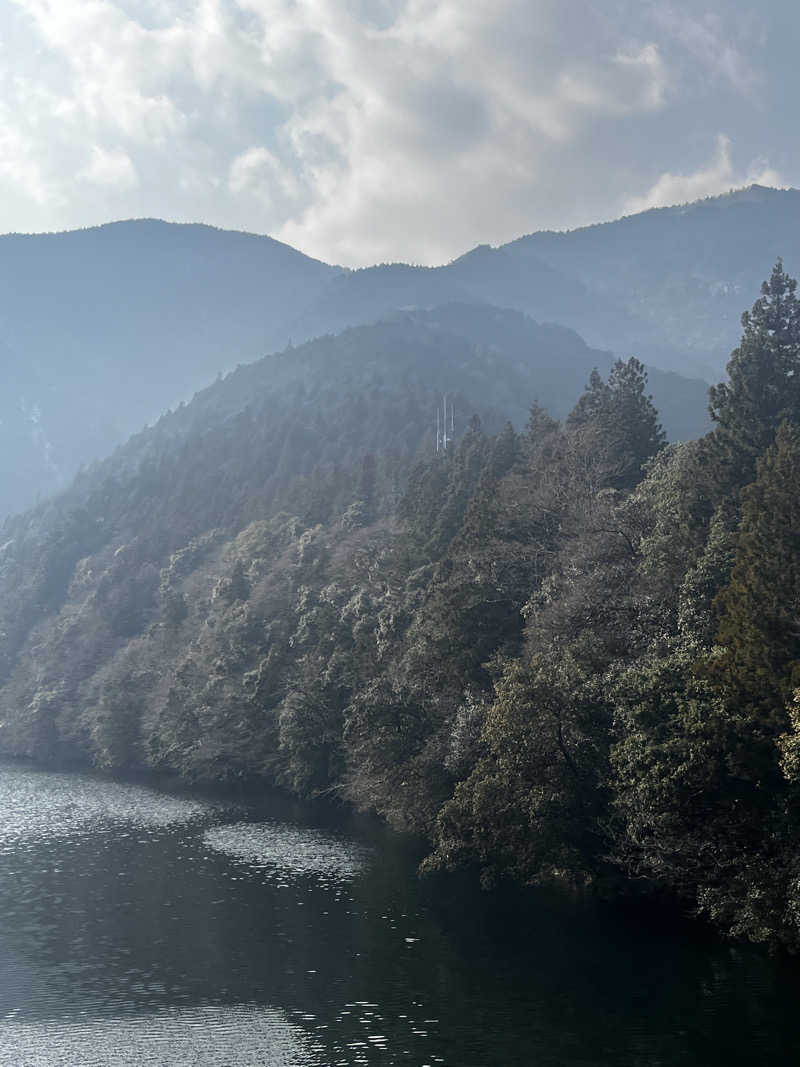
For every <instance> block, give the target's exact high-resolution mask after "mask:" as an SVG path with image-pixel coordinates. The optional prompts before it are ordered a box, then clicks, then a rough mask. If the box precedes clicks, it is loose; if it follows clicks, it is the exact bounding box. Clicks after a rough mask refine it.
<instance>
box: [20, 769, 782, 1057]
mask: <svg viewBox="0 0 800 1067" xmlns="http://www.w3.org/2000/svg"><path fill="white" fill-rule="evenodd" d="M418 858H419V849H418V847H417V846H416V845H415V844H414V843H413V842H409V841H408V840H406V839H403V838H400V837H398V836H397V835H394V834H392V833H390V832H389V831H387V830H385V829H384V828H382V827H380V826H379V825H377V824H376V823H375V822H374V821H372V820H369V819H363V818H357V817H353V816H348V815H347V814H345V813H343V812H341V811H339V810H336V809H330V808H323V807H320V806H308V805H303V804H299V803H297V802H295V801H292V800H289V799H287V798H285V797H281V796H269V797H266V798H259V799H258V800H256V799H255V798H254V797H252V796H247V797H239V798H238V799H237V802H236V803H235V804H233V803H231V801H230V798H229V797H224V796H220V795H218V794H217V795H214V796H210V797H209V796H199V795H198V794H189V793H187V792H186V791H181V792H180V793H171V794H166V793H163V792H158V791H154V790H152V789H148V788H145V787H143V786H141V785H137V784H131V783H128V784H119V783H114V782H109V781H103V780H99V779H96V778H92V777H88V776H83V775H54V774H48V773H42V772H37V771H34V770H31V769H22V768H10V767H6V768H0V1064H3V1065H4V1064H6V1063H8V1064H11V1063H14V1064H15V1065H22V1064H25V1063H26V1060H25V1058H24V1057H25V1056H31V1057H34V1058H31V1059H29V1062H30V1063H31V1064H35V1065H36V1067H39V1065H41V1067H49V1064H50V1063H56V1062H57V1063H59V1064H66V1065H69V1064H72V1063H74V1064H76V1065H77V1064H81V1065H83V1064H90V1063H97V1064H101V1063H102V1064H115V1063H137V1064H138V1063H154V1064H155V1063H164V1064H173V1063H174V1064H176V1065H178V1067H180V1065H181V1064H183V1063H184V1062H185V1063H197V1064H206V1063H207V1064H223V1063H225V1064H233V1065H238V1064H240V1063H242V1064H245V1063H247V1064H252V1063H256V1064H259V1063H263V1064H267V1065H271V1064H273V1063H274V1064H286V1065H292V1064H293V1065H297V1067H300V1065H311V1064H341V1065H349V1064H359V1063H364V1064H394V1063H411V1064H425V1063H428V1064H434V1063H445V1064H449V1065H451V1067H490V1065H495V1064H496V1065H498V1067H501V1065H503V1067H506V1065H507V1067H522V1065H525V1067H528V1065H543V1067H555V1065H559V1067H595V1065H597V1067H599V1065H601V1064H602V1065H603V1067H610V1065H611V1067H613V1065H619V1067H623V1065H624V1067H639V1065H642V1067H644V1065H647V1067H651V1065H653V1067H654V1065H667V1064H669V1065H673V1064H680V1065H683V1064H686V1065H698V1067H699V1065H708V1064H717V1063H719V1064H738V1063H741V1064H745V1063H747V1064H763V1065H771V1064H787V1063H792V1062H800V1023H799V1022H798V1020H797V1019H796V1017H795V1014H794V1011H793V1009H794V1004H795V1003H796V1001H797V997H798V993H800V976H798V971H797V968H796V967H794V966H793V965H792V963H791V961H789V962H787V961H780V960H773V959H770V958H768V957H766V956H764V955H762V954H760V953H759V952H757V951H754V950H750V949H739V948H733V947H731V946H729V945H727V944H724V943H721V942H720V941H718V940H715V939H713V938H711V937H710V936H709V935H708V934H707V933H706V932H704V931H702V930H697V929H696V928H694V927H691V926H689V925H688V924H685V923H681V922H679V921H677V920H675V919H672V918H670V919H669V920H667V919H664V918H663V917H657V916H656V915H655V914H654V913H653V912H652V911H651V912H646V911H643V910H642V909H634V908H632V907H627V906H626V907H620V906H618V907H610V906H604V905H599V904H596V903H593V902H592V901H580V900H573V899H568V898H565V897H560V896H558V895H555V894H549V893H545V892H540V891H536V892H533V891H528V892H520V891H513V890H510V889H502V890H497V891H494V892H492V893H484V892H481V891H480V890H479V889H478V888H477V887H476V886H475V884H474V882H472V881H471V880H469V879H466V878H455V877H444V876H436V877H432V878H426V879H423V880H420V879H418V878H417V877H416V874H415V868H416V862H417V860H418ZM114 1034H117V1035H119V1036H118V1037H117V1038H115V1037H114V1036H113V1035H114ZM87 1035H90V1036H91V1040H89V1038H88V1037H87ZM87 1042H88V1044H87ZM104 1042H105V1043H106V1044H105V1045H104V1044H103V1043H104ZM215 1043H216V1044H215ZM44 1049H50V1050H51V1051H52V1050H55V1052H54V1053H53V1055H55V1056H56V1058H51V1059H48V1058H47V1055H50V1053H49V1052H46V1051H43V1050H44ZM167 1049H168V1050H169V1051H165V1050H167ZM20 1050H22V1051H20ZM20 1056H22V1057H23V1058H22V1059H20ZM87 1056H89V1057H90V1058H88V1059H87ZM91 1056H95V1057H96V1058H95V1059H94V1060H92V1059H91ZM14 1057H16V1058H14ZM103 1057H104V1058H103ZM114 1057H116V1058H114ZM148 1057H149V1058H148ZM159 1057H160V1058H159Z"/></svg>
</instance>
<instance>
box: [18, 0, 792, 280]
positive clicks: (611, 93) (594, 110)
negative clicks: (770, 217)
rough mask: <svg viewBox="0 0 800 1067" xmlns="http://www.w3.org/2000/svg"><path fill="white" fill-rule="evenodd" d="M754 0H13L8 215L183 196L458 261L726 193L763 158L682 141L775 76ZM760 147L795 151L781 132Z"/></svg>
mask: <svg viewBox="0 0 800 1067" xmlns="http://www.w3.org/2000/svg"><path fill="white" fill-rule="evenodd" d="M731 5H732V6H733V7H735V8H736V11H737V12H738V14H736V12H731V13H730V17H724V16H725V12H726V10H729V9H730V7H731ZM748 12H749V8H748V7H747V6H746V5H744V3H743V0H741V3H740V0H730V3H729V4H728V6H727V8H726V6H724V5H723V2H722V0H707V2H706V3H705V4H704V5H702V7H698V5H697V4H696V3H692V4H689V3H688V0H683V2H678V0H675V2H673V3H668V2H667V0H659V2H658V3H656V2H655V0H608V3H605V4H603V5H598V4H597V3H594V2H592V0H469V2H468V3H465V2H464V0H11V3H10V4H7V5H5V6H4V7H3V6H0V42H3V43H4V45H5V47H3V43H0V193H1V194H3V195H2V196H0V229H4V228H19V227H20V222H21V221H22V223H23V224H24V226H25V227H26V228H31V229H37V228H38V229H46V228H54V227H60V226H69V225H81V224H86V223H88V222H92V221H102V219H103V218H104V217H113V216H117V217H120V216H122V217H130V216H132V215H136V214H142V215H160V216H164V217H169V218H182V219H203V220H207V221H210V222H214V223H216V224H218V225H228V226H236V227H241V228H246V229H253V230H261V231H264V230H267V231H269V232H272V233H273V234H274V235H275V236H279V237H281V238H283V239H284V240H288V241H290V242H291V243H294V244H297V245H298V246H300V247H301V248H303V249H304V250H307V251H309V252H312V253H313V254H315V255H319V256H321V257H324V258H327V259H329V260H333V261H336V262H345V263H350V264H359V263H366V262H372V261H375V260H385V259H389V258H401V257H404V258H413V259H416V260H422V261H428V262H434V261H442V260H444V259H447V258H449V257H451V256H453V255H455V254H457V253H459V252H461V251H463V250H465V249H466V248H468V247H469V246H471V245H473V244H475V243H478V242H479V241H492V242H499V241H501V240H504V239H508V238H511V237H514V236H516V235H517V234H519V233H520V232H525V231H527V230H531V229H533V228H535V227H537V226H542V225H560V226H564V225H575V224H578V223H580V222H584V221H589V220H590V219H592V218H597V217H601V216H605V217H608V215H609V214H612V213H614V212H616V211H617V210H618V209H619V208H620V207H621V206H622V205H623V204H625V205H627V206H629V205H630V204H632V203H634V202H636V203H641V204H650V203H651V202H661V201H662V200H663V199H664V198H665V197H670V196H674V197H677V198H685V197H687V196H690V195H693V194H692V192H691V191H692V190H699V193H698V194H697V195H703V194H704V193H705V192H706V191H707V190H713V191H716V190H717V189H718V188H720V187H727V185H728V184H733V183H735V182H736V181H737V179H738V178H740V177H741V175H740V173H739V171H737V170H736V168H734V166H733V164H732V162H731V149H730V146H729V145H728V144H727V142H723V141H720V142H719V144H718V147H717V152H716V154H715V155H714V157H713V158H712V159H711V161H710V162H709V163H707V164H704V165H703V166H702V167H701V168H700V169H699V170H698V171H697V172H696V173H694V174H684V173H683V168H682V167H680V166H679V165H677V164H675V163H674V162H672V160H674V159H679V160H680V159H681V157H682V155H683V151H684V145H685V144H686V143H687V141H686V131H685V130H683V129H681V130H678V132H677V133H676V130H677V126H676V125H675V123H674V122H673V125H672V127H671V130H670V127H669V123H670V116H672V115H674V114H677V109H680V108H681V107H682V106H685V105H687V101H690V102H691V106H692V108H693V109H694V113H693V114H692V115H689V113H688V112H687V111H686V110H684V112H683V114H684V116H686V120H687V121H690V122H696V123H697V131H698V132H697V134H696V138H695V143H697V137H699V136H706V137H707V136H708V129H709V128H710V129H711V130H715V129H720V128H729V129H730V127H728V126H727V124H723V123H722V122H719V121H717V120H716V118H715V119H713V120H710V119H704V118H703V115H704V114H705V112H704V111H703V108H705V107H709V108H710V107H711V106H712V104H713V101H714V100H716V101H717V102H720V101H724V100H728V99H730V98H732V97H735V98H736V99H737V100H738V102H739V109H740V111H742V100H743V98H744V99H746V98H747V97H748V93H750V94H751V95H752V94H753V93H755V87H759V91H760V89H761V88H763V84H764V79H763V77H762V75H761V73H760V68H759V66H758V63H759V62H760V61H759V58H758V57H759V55H760V51H759V50H760V49H762V48H763V46H764V40H765V37H764V34H763V33H760V31H759V32H756V31H757V30H758V25H757V24H756V23H754V22H753V17H752V14H748ZM748 33H749V34H750V35H749V36H748ZM759 34H760V35H759ZM748 41H752V42H753V44H752V50H751V52H748V51H747V48H748ZM712 90H713V93H712ZM703 93H705V95H706V97H708V101H709V102H708V103H706V101H705V97H703V95H702V94H703ZM713 94H716V96H714V95H713ZM726 94H728V95H727V96H726ZM687 106H688V105H687ZM709 122H713V124H711V125H708V124H707V123H709ZM656 131H658V132H656ZM662 131H666V132H664V133H663V135H662ZM731 133H732V135H735V138H736V143H737V146H738V145H739V144H740V140H741V138H740V136H739V134H738V132H737V130H736V129H732V130H731ZM648 139H650V140H651V141H652V144H653V149H652V150H651V149H650V148H649V147H648V145H647V141H648ZM740 151H741V152H742V154H744V155H746V156H749V157H750V158H755V157H757V156H761V155H764V154H766V153H769V155H770V156H771V157H772V158H774V152H773V147H772V143H771V142H770V143H767V142H763V141H759V142H758V143H757V144H756V145H755V146H753V147H751V148H750V149H748V150H746V151H745V150H744V149H740ZM659 164H660V169H661V170H662V172H663V173H662V175H661V177H660V178H658V179H657V180H655V181H654V180H653V178H652V177H651V178H650V179H649V181H648V179H646V178H645V177H644V176H645V175H647V174H651V175H652V173H653V169H654V166H655V167H658V166H659ZM759 167H760V171H762V172H763V174H764V175H767V174H768V173H769V168H768V167H767V165H766V164H763V166H761V165H759V166H757V167H756V170H759ZM781 169H782V170H783V169H784V168H783V167H781ZM746 173H747V168H745V176H746ZM776 177H777V176H776ZM648 185H649V186H650V188H649V189H648V191H647V192H646V193H645V194H641V193H640V192H637V190H641V189H642V188H643V187H644V188H647V187H648ZM101 212H102V213H103V214H102V215H101V214H100V213H101Z"/></svg>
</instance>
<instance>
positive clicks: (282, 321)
mask: <svg viewBox="0 0 800 1067" xmlns="http://www.w3.org/2000/svg"><path fill="white" fill-rule="evenodd" d="M337 273H339V271H338V270H337V269H336V268H334V267H328V266H326V265H325V264H322V263H318V262H317V261H315V260H312V259H309V258H308V257H307V256H303V255H301V254H300V253H299V252H296V251H295V250H294V249H292V248H289V247H288V246H287V245H282V244H280V243H279V242H278V241H273V240H271V239H270V238H268V237H256V236H254V235H251V234H245V233H231V232H227V231H223V230H216V229H213V228H211V227H209V226H194V225H172V224H167V223H164V222H158V221H156V220H140V221H136V222H120V223H113V224H110V225H107V226H100V227H96V228H93V229H87V230H79V231H75V232H71V233H58V234H39V235H20V234H10V235H7V236H4V237H0V345H1V346H2V348H1V349H0V359H1V360H2V378H1V379H0V380H1V381H2V387H3V388H2V394H1V395H0V420H2V421H1V422H0V444H1V445H2V453H3V455H4V456H5V457H6V458H5V459H4V461H3V462H2V465H1V466H0V514H2V513H9V512H13V511H15V510H17V509H18V508H20V507H24V506H27V505H29V504H31V503H33V502H34V500H35V499H36V496H37V495H39V494H46V493H48V492H52V491H54V490H56V489H58V488H61V487H63V486H64V485H66V484H68V482H69V480H70V479H71V478H72V476H73V475H74V473H75V471H76V470H77V469H78V467H79V466H80V465H81V464H82V463H88V462H90V461H92V460H95V459H98V458H100V457H101V456H103V455H105V454H106V453H107V452H109V451H111V449H112V448H114V447H115V446H116V445H117V444H119V443H120V442H122V441H124V440H125V438H126V437H128V436H129V435H130V434H131V433H133V432H135V431H136V430H138V429H140V428H141V427H142V426H143V425H144V424H145V423H147V422H152V421H154V420H155V419H156V418H157V417H158V416H159V415H160V414H161V413H162V412H163V411H164V410H165V409H166V408H168V407H170V406H172V405H175V404H178V403H179V402H180V401H182V400H186V399H188V398H189V397H190V396H191V395H192V393H193V392H194V391H195V390H196V389H198V388H199V387H201V386H203V385H205V384H207V383H208V382H209V381H213V379H214V378H215V377H216V376H217V375H218V374H219V373H221V372H225V371H227V370H230V369H231V368H232V367H234V366H236V364H237V363H238V362H241V361H244V360H252V359H256V358H258V357H259V356H261V355H263V354H264V353H265V352H266V351H269V350H271V349H277V348H283V347H284V346H285V345H286V343H287V341H288V340H289V338H290V333H289V330H290V324H291V323H292V321H293V320H294V318H295V317H296V315H297V313H298V309H299V308H300V307H301V306H302V305H303V304H304V303H305V302H306V301H308V300H309V299H311V298H313V295H314V293H315V292H316V291H317V290H318V289H320V288H322V287H323V286H324V285H325V283H326V282H327V281H328V280H329V279H330V278H331V277H333V276H335V275H336V274H337Z"/></svg>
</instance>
